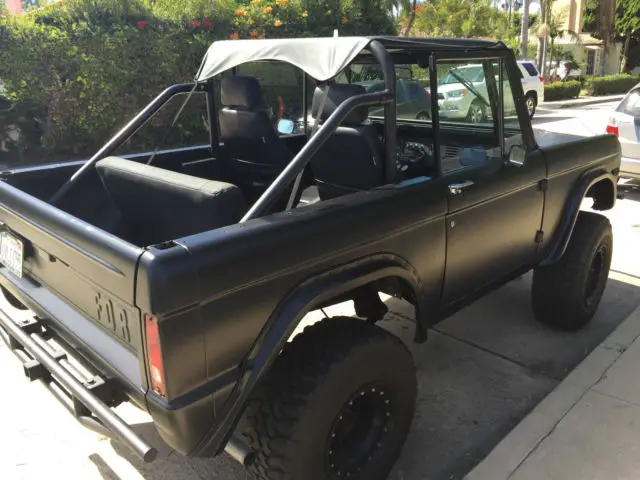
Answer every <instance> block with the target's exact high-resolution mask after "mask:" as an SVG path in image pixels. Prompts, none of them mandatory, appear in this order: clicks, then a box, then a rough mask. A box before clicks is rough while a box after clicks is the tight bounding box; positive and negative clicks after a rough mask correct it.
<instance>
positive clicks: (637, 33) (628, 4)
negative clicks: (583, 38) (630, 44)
mask: <svg viewBox="0 0 640 480" xmlns="http://www.w3.org/2000/svg"><path fill="white" fill-rule="evenodd" d="M638 12H640V0H616V17H615V24H614V32H615V35H616V36H617V37H622V36H626V35H631V36H633V37H636V38H638V37H640V15H639V14H638ZM582 26H583V29H584V30H585V31H586V32H590V33H591V36H592V37H594V38H600V37H601V31H600V0H586V2H585V10H584V16H583V20H582Z"/></svg>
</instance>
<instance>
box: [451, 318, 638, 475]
mask: <svg viewBox="0 0 640 480" xmlns="http://www.w3.org/2000/svg"><path fill="white" fill-rule="evenodd" d="M638 337H640V307H639V308H637V309H636V310H635V311H634V312H633V313H632V314H631V315H629V317H627V319H626V320H624V321H623V322H622V323H621V324H620V325H619V326H618V327H617V328H616V329H615V330H614V331H613V332H612V333H611V334H610V335H609V336H608V337H607V338H606V339H605V340H604V341H603V342H602V343H601V344H600V345H598V347H597V348H596V349H595V350H593V351H592V352H591V353H590V354H589V356H587V358H585V359H584V360H583V361H582V363H580V365H578V366H577V367H576V368H575V369H574V370H573V371H572V372H571V373H570V374H569V375H568V376H567V377H566V378H565V379H564V380H563V381H562V382H560V384H559V385H558V386H557V387H556V388H555V389H554V390H553V391H552V392H551V393H550V394H549V395H547V397H546V398H544V400H542V401H541V402H540V403H539V404H538V405H537V406H536V407H535V408H534V409H533V410H532V411H531V412H530V413H529V414H528V415H527V416H526V417H525V418H524V419H523V420H522V421H521V422H520V423H519V424H518V425H516V426H515V427H514V428H513V430H511V432H509V433H508V434H507V436H505V437H504V438H503V439H502V440H501V441H500V443H498V445H496V447H495V448H494V449H493V450H492V451H491V452H490V453H489V455H487V456H486V457H485V458H484V460H482V461H481V462H480V463H479V464H478V465H477V466H476V467H475V468H474V469H473V470H471V472H469V473H468V474H467V475H466V476H465V477H464V479H465V480H507V479H509V478H510V477H511V475H512V474H513V473H514V472H515V471H516V470H518V468H519V467H520V466H521V465H522V464H523V463H524V461H525V460H526V459H527V458H528V457H529V456H530V455H531V453H532V452H533V451H534V450H535V449H536V448H537V447H538V445H540V444H541V443H542V441H544V440H545V439H546V438H547V437H548V436H549V435H550V434H551V433H553V431H554V429H555V428H556V426H557V425H558V423H560V421H561V420H562V419H563V418H564V417H565V416H566V415H567V413H568V412H569V411H570V410H571V409H572V408H573V407H574V406H575V405H576V404H577V403H578V402H579V401H580V400H581V399H582V397H583V396H584V395H585V394H586V393H587V392H588V391H589V390H590V389H591V388H592V387H593V386H594V385H595V384H597V383H598V382H599V381H600V380H601V379H602V378H603V376H604V375H605V374H606V372H607V371H608V369H609V368H610V367H611V366H612V365H613V364H614V363H615V362H616V361H617V360H618V359H619V358H620V356H622V354H623V353H624V352H625V350H626V349H627V348H629V346H630V345H631V344H632V343H633V342H634V341H635V340H636V339H637V338H638Z"/></svg>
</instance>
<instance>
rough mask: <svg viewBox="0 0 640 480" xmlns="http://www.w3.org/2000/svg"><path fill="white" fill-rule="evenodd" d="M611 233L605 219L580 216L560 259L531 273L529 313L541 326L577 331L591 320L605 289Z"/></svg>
mask: <svg viewBox="0 0 640 480" xmlns="http://www.w3.org/2000/svg"><path fill="white" fill-rule="evenodd" d="M612 253H613V232H612V229H611V223H609V219H607V217H605V216H603V215H599V214H596V213H592V212H580V213H579V215H578V219H577V221H576V225H575V228H574V230H573V233H572V234H571V239H570V240H569V245H568V246H567V250H566V251H565V253H564V255H563V256H562V258H561V259H560V260H559V261H558V262H556V263H554V264H552V265H548V266H544V267H538V268H536V269H535V270H534V272H533V284H532V288H531V296H532V303H533V313H534V315H535V317H536V319H537V320H538V321H540V322H542V323H545V324H547V325H550V326H552V327H555V328H559V329H561V330H570V331H571V330H578V329H580V328H581V327H583V326H584V325H586V324H587V323H589V321H590V320H591V319H592V317H593V315H594V314H595V312H596V310H597V309H598V305H599V304H600V300H601V299H602V295H603V293H604V289H605V287H606V285H607V279H608V277H609V268H610V266H611V256H612Z"/></svg>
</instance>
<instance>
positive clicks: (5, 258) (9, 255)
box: [0, 232, 24, 277]
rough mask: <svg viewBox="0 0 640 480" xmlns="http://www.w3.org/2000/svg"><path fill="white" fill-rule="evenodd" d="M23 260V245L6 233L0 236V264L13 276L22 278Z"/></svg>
mask: <svg viewBox="0 0 640 480" xmlns="http://www.w3.org/2000/svg"><path fill="white" fill-rule="evenodd" d="M23 258H24V245H23V243H22V241H21V240H18V239H17V238H15V237H14V236H12V235H9V234H8V233H7V232H2V234H1V235H0V263H2V264H3V265H4V266H5V267H7V270H9V271H10V272H11V273H13V274H14V275H17V276H18V277H22V260H23Z"/></svg>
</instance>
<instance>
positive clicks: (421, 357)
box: [0, 105, 640, 480]
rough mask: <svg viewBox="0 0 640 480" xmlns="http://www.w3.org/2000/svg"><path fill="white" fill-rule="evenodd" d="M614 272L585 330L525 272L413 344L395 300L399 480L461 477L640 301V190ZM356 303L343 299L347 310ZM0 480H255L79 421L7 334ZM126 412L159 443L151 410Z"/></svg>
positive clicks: (549, 115)
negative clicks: (413, 381) (539, 297)
mask: <svg viewBox="0 0 640 480" xmlns="http://www.w3.org/2000/svg"><path fill="white" fill-rule="evenodd" d="M597 107H598V108H593V107H583V108H581V109H571V110H569V109H563V110H556V111H546V110H544V109H540V110H539V115H538V116H537V118H536V121H535V123H536V125H537V127H540V128H542V127H544V128H547V129H550V130H554V131H566V132H567V133H583V132H584V133H585V134H588V133H589V132H591V133H596V132H599V131H602V129H603V128H604V127H602V128H600V123H603V122H604V121H605V120H606V117H605V120H602V116H603V115H602V113H604V111H605V109H606V107H607V106H602V105H600V106H597ZM609 217H610V218H611V221H612V223H613V226H614V235H615V254H614V260H613V271H612V274H611V278H610V281H609V284H608V287H607V290H606V292H605V297H604V300H603V303H602V305H601V307H600V309H599V311H598V313H597V315H596V318H595V319H594V321H593V322H592V324H590V325H589V327H588V328H586V329H585V330H583V331H581V332H579V333H577V334H561V333H557V332H554V331H551V330H549V329H547V328H544V327H542V326H541V325H538V324H537V323H536V322H535V321H534V320H533V318H532V314H531V311H530V305H529V288H530V276H529V275H528V276H525V277H523V278H521V279H518V280H516V281H514V282H512V283H510V284H509V285H506V286H505V287H503V288H501V289H500V290H498V291H496V292H494V293H493V294H492V295H490V296H488V297H486V298H485V299H483V300H481V301H479V302H478V303H476V304H475V305H473V306H471V307H468V308H467V309H465V310H463V311H461V312H459V313H458V314H457V315H455V316H454V317H452V318H450V319H449V320H447V321H445V322H443V323H442V324H440V325H439V326H438V327H437V328H436V329H434V330H433V331H431V334H430V338H429V340H428V342H427V343H426V344H425V345H421V346H416V345H413V344H411V334H412V324H411V322H410V320H409V319H410V318H411V316H412V311H411V309H409V308H408V307H407V305H406V304H404V303H402V302H398V301H390V302H389V305H390V307H391V309H392V311H393V314H391V315H389V316H388V318H387V319H386V320H385V321H384V322H383V326H384V327H385V328H388V329H390V330H392V331H394V332H396V333H397V334H398V335H400V336H401V337H402V338H403V339H405V341H406V342H407V344H409V345H410V348H411V349H412V351H413V352H414V355H415V360H416V363H417V365H418V368H419V386H420V389H419V399H418V408H417V412H416V418H415V421H414V424H413V429H412V432H411V434H410V436H409V439H408V442H407V445H406V447H405V449H404V452H403V455H402V457H401V459H400V461H399V462H398V465H397V468H396V469H395V471H394V473H393V474H392V477H391V478H392V479H393V480H423V479H434V480H451V479H457V478H461V477H462V476H463V475H464V474H465V473H466V472H468V471H469V470H470V469H471V468H472V467H473V466H474V465H475V464H476V463H477V462H478V461H479V460H481V459H482V458H483V456H484V455H486V454H487V453H488V452H489V451H490V450H491V449H492V447H493V446H494V445H495V444H496V443H497V442H498V441H499V440H500V438H502V437H503V436H504V435H505V434H506V433H507V432H508V431H509V430H510V429H511V428H512V427H513V426H514V425H515V424H517V423H518V421H519V420H520V419H521V418H522V417H523V416H524V415H526V413H527V412H528V411H529V410H530V409H531V408H533V406H535V405H536V404H537V403H538V402H539V401H540V399H542V398H543V397H544V396H545V395H546V394H547V393H548V392H550V391H551V390H552V389H553V388H554V387H555V386H556V385H557V384H558V382H559V381H560V380H561V379H562V378H563V377H564V376H566V374H567V373H568V372H569V371H570V370H571V369H572V368H573V367H574V366H575V365H577V364H578V363H579V362H580V361H581V360H582V359H583V358H584V357H585V356H586V355H587V354H588V353H589V352H590V351H591V350H592V349H593V348H594V347H595V346H596V345H598V344H599V343H600V341H601V340H602V339H604V338H605V337H606V336H607V334H608V333H609V332H611V331H612V330H613V329H614V328H615V327H616V326H617V325H618V324H619V323H620V322H621V321H622V320H623V319H624V318H625V317H626V316H627V315H628V314H630V313H631V312H632V311H633V310H634V309H635V307H637V306H638V305H640V289H639V288H638V287H639V286H640V257H639V256H638V255H637V254H633V253H634V252H633V251H632V249H633V248H634V247H635V248H637V245H639V244H640V195H635V196H634V195H631V196H629V197H628V198H627V199H625V200H621V201H619V202H618V205H617V207H616V209H615V210H613V211H612V212H610V213H609ZM348 307H349V306H348V305H347V306H346V307H345V306H342V307H338V309H340V308H348ZM0 385H2V386H3V391H2V393H3V394H2V395H0V412H2V413H1V414H0V478H2V479H8V480H14V479H25V480H40V479H42V478H48V479H53V478H81V479H83V480H94V479H96V480H97V479H109V480H116V479H122V480H137V479H142V478H144V479H147V480H161V479H181V480H192V479H193V480H195V479H214V478H220V479H228V480H240V479H246V478H247V475H246V473H245V472H244V471H243V470H242V469H241V468H240V467H238V466H237V465H236V464H234V463H233V462H232V461H230V460H229V459H227V458H224V457H223V458H218V459H213V460H207V459H199V460H190V461H187V460H185V459H183V458H180V457H179V456H178V455H176V454H174V453H172V452H170V451H168V450H167V449H166V448H161V455H160V459H159V460H158V461H156V462H155V463H153V464H151V465H143V464H141V463H140V462H139V461H138V460H137V459H135V458H134V457H132V456H131V455H130V454H129V453H128V452H127V451H126V450H125V449H123V448H122V447H121V446H120V445H118V444H117V443H115V442H112V441H110V440H108V439H105V438H103V437H101V436H99V435H97V434H94V433H92V432H88V431H86V430H84V429H83V428H82V427H80V426H78V425H77V424H76V423H75V421H74V420H72V419H71V418H70V416H69V415H68V414H67V413H66V411H65V410H64V409H63V408H62V407H61V406H60V405H58V404H57V403H56V402H55V401H53V400H52V399H51V398H50V394H49V393H48V392H47V391H46V390H44V388H43V387H41V386H40V385H38V384H29V383H27V381H26V380H25V378H24V377H23V376H22V373H21V369H20V366H19V364H18V363H17V361H16V360H15V358H14V357H13V356H12V355H11V354H10V353H9V352H8V350H7V349H6V347H5V346H4V344H2V342H0ZM118 410H119V412H120V413H121V414H122V415H123V416H124V417H125V418H126V419H127V420H128V421H130V422H132V423H134V424H136V427H135V428H136V429H137V430H138V431H139V432H140V433H141V434H143V435H144V436H145V437H146V438H147V439H148V440H149V441H151V442H153V443H157V444H158V445H159V446H161V443H160V442H159V441H158V438H157V436H156V435H155V433H154V431H153V427H152V426H151V425H150V423H149V418H148V417H147V416H146V415H145V414H143V413H142V412H139V411H137V410H135V409H133V408H132V407H129V406H122V407H119V409H118Z"/></svg>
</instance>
